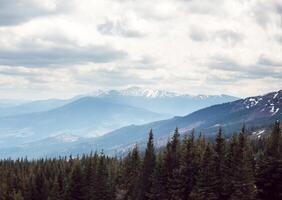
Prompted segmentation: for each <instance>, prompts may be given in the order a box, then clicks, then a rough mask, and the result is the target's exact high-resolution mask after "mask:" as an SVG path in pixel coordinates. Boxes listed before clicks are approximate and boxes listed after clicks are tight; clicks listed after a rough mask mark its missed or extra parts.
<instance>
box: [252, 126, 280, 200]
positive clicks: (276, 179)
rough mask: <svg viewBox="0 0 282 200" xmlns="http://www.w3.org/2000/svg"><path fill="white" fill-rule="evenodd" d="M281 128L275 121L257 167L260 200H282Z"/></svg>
mask: <svg viewBox="0 0 282 200" xmlns="http://www.w3.org/2000/svg"><path fill="white" fill-rule="evenodd" d="M280 147H281V128H280V123H279V122H278V121H277V122H276V123H275V126H274V128H273V131H272V133H271V135H270V138H269V139H268V143H267V146H266V150H265V152H264V155H263V156H262V158H261V159H260V160H259V162H258V165H257V181H256V184H257V189H258V197H259V198H260V199H263V200H264V199H265V200H266V199H273V200H278V199H282V155H281V149H280Z"/></svg>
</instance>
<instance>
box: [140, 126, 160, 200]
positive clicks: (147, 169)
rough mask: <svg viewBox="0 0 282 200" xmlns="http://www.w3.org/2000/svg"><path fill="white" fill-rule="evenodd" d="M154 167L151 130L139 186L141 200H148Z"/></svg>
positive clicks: (154, 159) (154, 156)
mask: <svg viewBox="0 0 282 200" xmlns="http://www.w3.org/2000/svg"><path fill="white" fill-rule="evenodd" d="M155 167H156V155H155V148H154V136H153V130H152V129H151V130H150V132H149V139H148V143H147V148H146V151H145V156H144V161H143V168H142V184H141V195H140V198H141V200H148V199H149V194H150V190H151V187H152V181H153V177H152V175H153V172H154V170H155Z"/></svg>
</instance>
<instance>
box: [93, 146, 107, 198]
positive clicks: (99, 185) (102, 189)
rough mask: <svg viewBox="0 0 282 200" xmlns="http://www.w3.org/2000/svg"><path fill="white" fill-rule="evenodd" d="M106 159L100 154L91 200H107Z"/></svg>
mask: <svg viewBox="0 0 282 200" xmlns="http://www.w3.org/2000/svg"><path fill="white" fill-rule="evenodd" d="M106 162H107V159H106V157H105V155H104V153H103V152H102V153H101V155H100V158H99V161H98V166H97V175H96V178H95V183H94V188H93V190H94V192H93V196H92V198H93V199H95V200H109V199H110V188H109V184H108V168H107V163H106Z"/></svg>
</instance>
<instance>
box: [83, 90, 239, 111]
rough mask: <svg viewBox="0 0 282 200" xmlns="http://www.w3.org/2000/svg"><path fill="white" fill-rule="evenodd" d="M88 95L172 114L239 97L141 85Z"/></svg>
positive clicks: (99, 91) (98, 91)
mask: <svg viewBox="0 0 282 200" xmlns="http://www.w3.org/2000/svg"><path fill="white" fill-rule="evenodd" d="M88 95H89V96H93V97H97V98H100V99H102V100H105V101H108V102H114V103H119V104H126V105H130V106H134V107H139V108H144V109H147V110H150V111H152V112H157V113H166V114H170V116H175V115H179V116H181V115H186V114H189V113H191V112H194V111H196V110H199V109H202V108H205V107H208V106H211V105H215V104H220V103H226V102H230V101H235V100H237V99H238V98H236V97H233V96H228V95H189V94H179V93H176V92H168V91H163V90H153V89H143V88H140V87H130V88H127V89H123V90H97V91H95V92H93V93H91V94H88Z"/></svg>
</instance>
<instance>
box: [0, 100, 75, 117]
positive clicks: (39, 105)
mask: <svg viewBox="0 0 282 200" xmlns="http://www.w3.org/2000/svg"><path fill="white" fill-rule="evenodd" d="M74 100H75V99H66V100H62V99H47V100H37V101H32V102H28V103H23V104H20V105H16V106H10V107H2V108H1V107H0V117H5V116H15V115H22V114H27V113H35V112H43V111H48V110H51V109H55V108H58V107H61V106H63V105H65V104H67V103H70V102H72V101H74Z"/></svg>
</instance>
